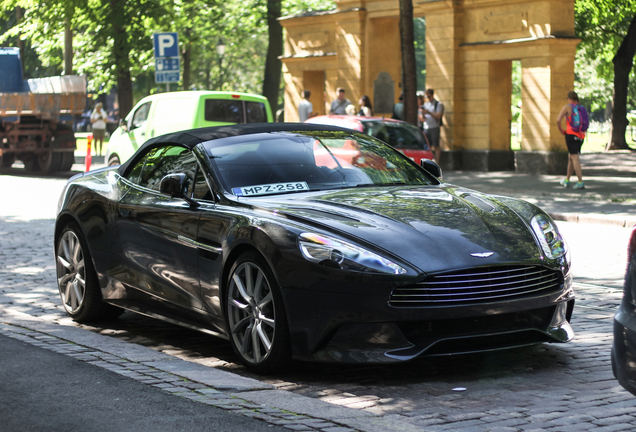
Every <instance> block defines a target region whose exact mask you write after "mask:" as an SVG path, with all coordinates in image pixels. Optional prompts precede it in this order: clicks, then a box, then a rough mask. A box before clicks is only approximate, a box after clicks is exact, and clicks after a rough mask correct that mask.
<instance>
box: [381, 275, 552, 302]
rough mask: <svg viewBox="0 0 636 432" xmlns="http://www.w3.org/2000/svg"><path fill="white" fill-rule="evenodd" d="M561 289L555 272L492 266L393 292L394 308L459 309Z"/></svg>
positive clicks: (433, 277)
mask: <svg viewBox="0 0 636 432" xmlns="http://www.w3.org/2000/svg"><path fill="white" fill-rule="evenodd" d="M562 289H563V276H562V274H561V272H560V271H558V270H550V269H548V268H545V267H541V266H493V267H480V268H472V269H467V270H461V271H457V272H452V273H440V274H434V275H430V276H429V277H427V278H426V279H425V280H423V281H421V282H418V283H416V284H413V285H409V286H404V287H398V288H395V289H394V290H393V293H391V297H390V298H389V304H390V305H391V306H396V307H421V306H454V305H456V306H461V305H469V304H475V303H491V302H497V301H506V300H515V299H519V298H523V297H529V296H538V295H548V294H553V293H557V292H559V291H561V290H562Z"/></svg>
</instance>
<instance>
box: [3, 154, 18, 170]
mask: <svg viewBox="0 0 636 432" xmlns="http://www.w3.org/2000/svg"><path fill="white" fill-rule="evenodd" d="M0 160H1V161H2V168H11V165H13V162H15V155H14V154H13V153H9V154H4V155H3V156H2V157H0Z"/></svg>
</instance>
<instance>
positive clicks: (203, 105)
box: [106, 91, 274, 165]
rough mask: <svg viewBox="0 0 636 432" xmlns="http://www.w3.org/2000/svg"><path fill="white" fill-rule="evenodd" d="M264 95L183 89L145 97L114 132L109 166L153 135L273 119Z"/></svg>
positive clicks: (130, 154)
mask: <svg viewBox="0 0 636 432" xmlns="http://www.w3.org/2000/svg"><path fill="white" fill-rule="evenodd" d="M272 121H274V120H273V117H272V110H271V108H270V106H269V102H268V101H267V99H266V98H265V97H263V96H259V95H255V94H249V93H235V92H217V91H179V92H168V93H158V94H155V95H152V96H148V97H145V98H143V99H142V100H141V101H139V103H138V104H137V105H135V107H134V108H133V109H132V111H131V112H130V113H129V114H128V115H127V116H126V119H125V120H124V121H122V122H121V125H120V127H119V128H118V129H117V130H116V131H115V132H113V133H112V135H111V137H110V140H109V142H108V146H107V147H106V160H107V161H108V165H119V164H121V163H123V162H125V161H127V160H128V159H129V158H130V157H131V156H132V155H133V154H134V153H135V151H137V149H139V147H140V146H141V145H142V144H143V143H144V142H146V140H148V139H150V138H154V137H156V136H159V135H163V134H166V133H170V132H177V131H182V130H187V129H193V128H200V127H209V126H221V125H228V124H237V123H264V122H272Z"/></svg>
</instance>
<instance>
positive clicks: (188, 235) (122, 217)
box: [117, 145, 203, 318]
mask: <svg viewBox="0 0 636 432" xmlns="http://www.w3.org/2000/svg"><path fill="white" fill-rule="evenodd" d="M197 169H198V164H197V162H196V159H195V157H194V155H193V154H192V152H191V151H190V150H188V149H186V148H184V147H180V146H177V145H164V146H162V147H157V148H152V149H150V150H149V151H148V153H147V154H146V155H145V156H144V157H143V158H142V159H141V160H140V161H139V162H138V163H137V164H136V165H135V166H134V167H132V170H131V171H130V173H129V174H128V175H127V176H126V178H127V179H128V181H129V182H130V183H131V187H130V189H129V191H128V192H127V193H126V194H125V195H124V196H123V197H122V198H121V199H120V201H119V203H118V206H119V208H118V220H117V225H118V228H119V235H120V240H121V244H122V248H123V252H124V256H125V258H126V262H125V263H124V275H123V277H122V279H123V280H122V282H124V283H125V284H126V286H127V288H128V290H129V292H130V299H131V301H138V302H141V303H143V307H144V308H145V307H150V308H151V309H156V310H159V309H161V310H162V313H163V314H164V315H165V314H166V313H177V314H179V315H188V316H189V317H190V318H191V315H192V314H191V312H192V311H195V312H196V311H202V309H203V306H202V303H201V298H200V286H199V270H198V250H197V249H196V248H194V247H192V245H191V244H189V243H188V241H187V240H188V239H195V238H196V236H197V231H198V224H199V217H200V213H201V212H200V210H199V209H198V207H195V206H191V205H190V204H188V203H187V202H186V200H184V199H182V198H172V197H170V196H167V195H164V194H162V193H160V185H161V180H162V178H164V177H165V176H166V175H168V174H176V173H184V174H186V182H187V187H188V190H192V189H193V186H194V181H195V178H196V172H197Z"/></svg>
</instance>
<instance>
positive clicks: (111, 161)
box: [108, 154, 121, 166]
mask: <svg viewBox="0 0 636 432" xmlns="http://www.w3.org/2000/svg"><path fill="white" fill-rule="evenodd" d="M113 165H121V163H120V161H119V156H117V155H116V154H114V155H111V156H110V157H109V158H108V166H113Z"/></svg>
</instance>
